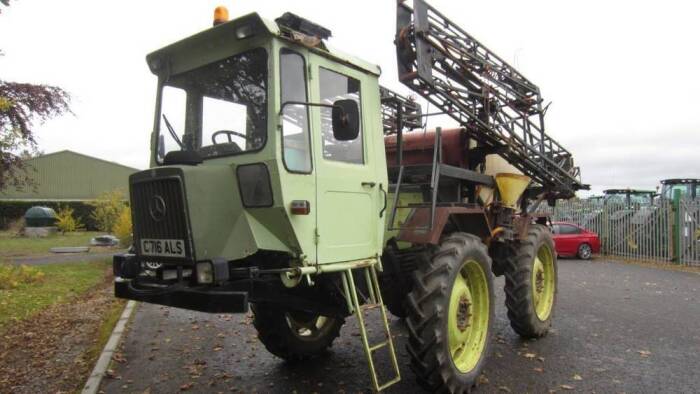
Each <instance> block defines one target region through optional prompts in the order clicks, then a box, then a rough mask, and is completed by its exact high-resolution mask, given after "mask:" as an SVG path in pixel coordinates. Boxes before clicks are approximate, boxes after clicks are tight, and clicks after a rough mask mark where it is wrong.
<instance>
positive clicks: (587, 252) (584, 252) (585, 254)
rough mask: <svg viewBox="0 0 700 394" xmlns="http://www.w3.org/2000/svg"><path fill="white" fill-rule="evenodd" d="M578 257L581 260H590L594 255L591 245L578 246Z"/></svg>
mask: <svg viewBox="0 0 700 394" xmlns="http://www.w3.org/2000/svg"><path fill="white" fill-rule="evenodd" d="M577 255H578V258H579V259H581V260H590V258H591V256H593V250H592V249H591V245H589V244H581V245H579V247H578V253H577Z"/></svg>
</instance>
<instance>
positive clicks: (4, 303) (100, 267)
mask: <svg viewBox="0 0 700 394" xmlns="http://www.w3.org/2000/svg"><path fill="white" fill-rule="evenodd" d="M108 266H109V263H108V262H107V261H101V262H91V263H65V264H49V265H43V266H36V267H34V268H35V269H36V270H39V271H40V272H42V273H43V275H44V277H43V279H42V281H41V282H34V283H20V284H19V285H18V286H17V287H16V288H14V289H9V290H0V330H2V329H3V328H4V327H5V325H7V324H8V323H10V322H13V321H19V320H23V319H26V318H27V317H30V316H32V315H33V314H34V313H36V312H38V311H40V310H42V309H44V308H46V307H48V306H51V305H53V304H56V303H63V302H67V301H70V300H71V299H73V298H74V297H76V296H79V295H81V294H83V293H85V292H86V291H88V290H89V289H90V288H92V287H94V286H96V285H97V284H99V283H101V282H102V281H104V278H105V270H106V269H107V267H108Z"/></svg>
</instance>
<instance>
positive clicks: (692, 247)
mask: <svg viewBox="0 0 700 394" xmlns="http://www.w3.org/2000/svg"><path fill="white" fill-rule="evenodd" d="M542 211H545V212H547V213H549V214H550V215H551V217H552V220H553V221H563V222H571V223H575V224H577V225H579V226H582V227H584V228H586V229H588V230H591V231H594V232H596V233H597V234H598V235H599V237H600V240H601V253H602V254H605V255H609V256H618V257H624V258H629V259H635V260H655V261H664V262H671V261H673V262H676V263H679V264H684V265H695V266H700V201H698V200H695V201H693V200H676V201H673V200H662V201H657V202H656V203H654V204H651V205H649V204H634V205H631V206H628V205H626V204H624V203H612V202H607V203H602V202H600V201H595V200H570V201H561V202H559V203H558V204H557V206H556V207H555V208H551V207H546V208H543V209H542ZM676 223H678V225H676Z"/></svg>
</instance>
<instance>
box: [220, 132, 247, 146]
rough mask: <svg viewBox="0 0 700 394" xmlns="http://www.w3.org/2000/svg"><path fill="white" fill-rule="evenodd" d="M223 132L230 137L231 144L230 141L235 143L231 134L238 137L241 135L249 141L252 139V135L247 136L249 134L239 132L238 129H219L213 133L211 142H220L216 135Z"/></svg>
mask: <svg viewBox="0 0 700 394" xmlns="http://www.w3.org/2000/svg"><path fill="white" fill-rule="evenodd" d="M222 134H225V135H226V136H227V137H228V142H229V144H230V143H233V139H232V138H231V136H234V135H235V136H236V137H241V138H243V139H244V140H246V141H249V140H250V139H251V137H250V136H247V135H245V134H243V133H239V132H237V131H233V130H219V131H217V132H216V133H214V134H212V135H211V142H212V143H213V144H214V145H218V143H217V142H216V137H218V136H220V135H222Z"/></svg>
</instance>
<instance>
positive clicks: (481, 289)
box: [446, 260, 490, 372]
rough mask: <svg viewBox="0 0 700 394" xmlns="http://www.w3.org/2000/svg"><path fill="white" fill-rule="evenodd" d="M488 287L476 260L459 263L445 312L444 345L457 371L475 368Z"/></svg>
mask: <svg viewBox="0 0 700 394" xmlns="http://www.w3.org/2000/svg"><path fill="white" fill-rule="evenodd" d="M489 308H490V305H489V286H488V281H487V279H486V274H485V272H484V271H483V269H482V268H481V266H480V265H479V263H477V262H476V261H473V260H468V261H466V262H464V263H463V265H462V267H461V268H460V270H459V272H458V274H457V277H456V278H455V281H454V283H453V285H452V294H451V295H450V304H449V311H448V314H447V322H446V323H447V334H448V346H449V351H450V355H451V356H452V362H453V363H454V365H455V366H456V367H457V369H459V370H460V371H461V372H468V371H471V370H472V369H473V368H474V367H476V365H477V363H478V362H479V359H480V358H481V356H482V352H483V350H484V346H485V344H486V338H487V332H488V325H489V315H490V312H489Z"/></svg>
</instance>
